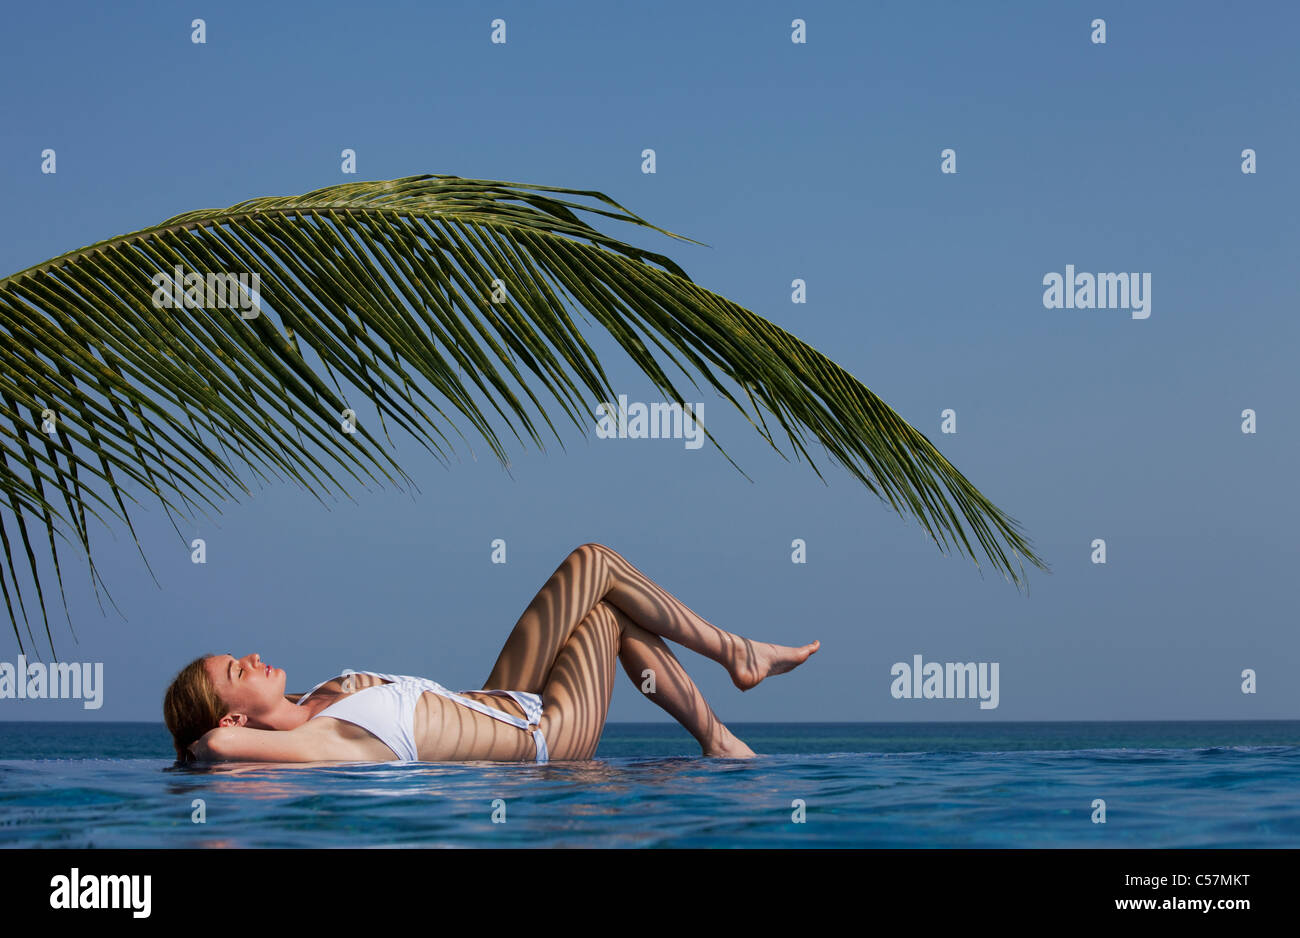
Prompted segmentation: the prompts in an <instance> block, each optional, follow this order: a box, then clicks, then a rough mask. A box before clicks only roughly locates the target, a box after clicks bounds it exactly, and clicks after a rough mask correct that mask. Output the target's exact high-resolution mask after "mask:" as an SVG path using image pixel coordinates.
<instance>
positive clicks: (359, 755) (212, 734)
mask: <svg viewBox="0 0 1300 938" xmlns="http://www.w3.org/2000/svg"><path fill="white" fill-rule="evenodd" d="M330 722H331V723H333V722H334V721H332V720H331V721H330ZM331 730H332V728H331V727H329V726H328V725H324V724H317V725H315V726H312V725H303V726H300V727H297V728H295V729H292V730H255V729H252V728H250V727H247V726H219V727H217V728H216V729H213V730H209V731H208V732H207V733H205V734H203V736H202V737H200V738H199V739H198V740H197V741H196V742H195V743H194V744H193V745H192V746H190V751H191V752H193V753H194V755H195V756H196V757H197V758H198V759H200V760H202V761H204V762H354V761H370V760H371V759H372V758H373V756H371V755H369V754H367V752H366V750H365V749H364V748H362V747H360V746H358V745H357V742H356V741H355V740H353V739H349V738H347V737H346V736H343V735H341V734H339V733H337V732H332V731H331Z"/></svg>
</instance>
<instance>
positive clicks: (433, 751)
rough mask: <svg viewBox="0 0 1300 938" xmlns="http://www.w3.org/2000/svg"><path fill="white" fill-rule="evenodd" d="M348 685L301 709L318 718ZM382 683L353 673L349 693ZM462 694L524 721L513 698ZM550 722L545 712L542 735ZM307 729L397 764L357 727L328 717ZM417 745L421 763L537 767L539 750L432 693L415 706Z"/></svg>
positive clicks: (332, 685) (316, 695) (521, 735)
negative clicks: (527, 764)
mask: <svg viewBox="0 0 1300 938" xmlns="http://www.w3.org/2000/svg"><path fill="white" fill-rule="evenodd" d="M344 680H345V679H344V678H343V677H342V676H340V677H336V678H334V679H333V680H332V681H328V682H326V683H325V684H323V685H322V686H321V687H319V688H317V689H316V690H315V691H314V692H313V693H312V695H311V696H310V697H308V698H307V702H306V703H305V704H303V705H302V706H303V708H304V709H305V710H307V711H308V712H309V713H310V714H311V716H312V717H315V716H316V714H318V713H320V712H321V711H322V710H324V709H325V708H326V707H328V706H330V705H331V704H333V703H335V702H337V701H339V700H341V699H342V698H344V697H346V696H348V692H347V691H345V690H344V689H343V681H344ZM384 683H387V682H386V681H384V680H382V679H380V678H378V677H376V676H375V675H373V674H353V675H351V687H352V691H351V692H352V693H356V692H357V691H361V690H364V689H366V688H367V687H372V686H374V685H376V684H384ZM460 695H461V696H462V697H469V698H470V699H472V700H475V701H479V702H482V703H483V704H485V705H486V706H488V707H491V708H492V709H493V710H500V711H502V712H503V713H508V714H510V715H511V716H516V717H523V716H524V712H523V709H522V708H521V707H520V706H519V704H517V703H516V702H515V701H514V700H511V699H510V698H509V697H499V696H497V695H495V694H484V693H482V692H480V691H460ZM299 696H301V695H299ZM546 723H547V719H546V714H545V713H543V715H542V726H541V729H542V734H543V735H546V730H547V726H546ZM304 725H305V726H311V727H312V728H313V730H314V731H328V732H332V733H337V734H338V735H340V736H343V737H345V738H347V739H348V740H349V741H350V742H351V743H352V744H353V745H354V746H356V747H357V748H358V749H360V750H361V751H363V752H365V753H366V754H367V757H368V758H371V759H373V761H375V762H390V761H392V760H393V751H392V750H391V749H389V748H388V746H387V745H385V744H384V743H383V742H382V741H381V740H380V739H379V738H378V737H376V736H374V735H373V734H372V733H370V732H369V731H368V730H365V729H363V728H362V727H360V726H357V725H356V724H354V723H348V722H347V721H346V720H336V719H334V718H332V717H330V716H328V715H326V716H323V717H319V718H317V719H312V720H310V721H309V722H308V723H306V724H304ZM415 743H416V750H417V752H418V753H419V756H420V760H421V761H422V762H477V761H484V762H533V761H535V760H536V758H537V746H536V744H535V743H534V742H533V736H532V734H531V733H529V732H527V731H525V730H522V729H520V728H518V727H515V726H511V725H510V724H509V723H505V722H503V721H501V720H496V719H493V718H492V717H490V716H488V715H487V714H484V713H479V712H478V711H476V710H471V709H470V708H469V707H466V706H463V705H461V704H459V703H457V702H456V701H454V700H450V699H448V698H446V697H443V696H441V695H440V694H435V693H433V691H425V692H424V693H423V694H421V695H420V702H419V703H418V704H417V705H416V707H415Z"/></svg>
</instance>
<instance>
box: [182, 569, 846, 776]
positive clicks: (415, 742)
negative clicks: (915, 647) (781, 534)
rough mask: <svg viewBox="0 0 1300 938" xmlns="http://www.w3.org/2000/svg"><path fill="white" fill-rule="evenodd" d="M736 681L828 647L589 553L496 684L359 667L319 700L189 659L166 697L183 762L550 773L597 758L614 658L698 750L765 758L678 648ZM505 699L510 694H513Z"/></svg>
mask: <svg viewBox="0 0 1300 938" xmlns="http://www.w3.org/2000/svg"><path fill="white" fill-rule="evenodd" d="M664 639H670V640H672V641H676V642H678V643H680V644H682V645H684V646H685V647H687V648H689V649H691V650H692V651H695V652H698V653H700V654H702V655H704V656H706V657H708V658H711V659H713V660H714V661H716V662H718V663H719V664H720V665H722V666H723V667H724V668H726V669H727V671H728V673H729V674H730V675H731V680H732V683H734V684H735V685H736V686H737V687H738V688H740V689H741V690H742V691H744V690H749V689H750V688H752V687H754V686H755V685H756V684H758V683H759V682H760V681H762V680H763V679H764V678H766V677H768V676H770V675H773V674H781V673H784V672H786V671H789V670H790V669H792V668H794V667H796V666H798V665H800V664H802V663H803V662H804V661H805V660H807V658H808V656H809V655H811V654H813V653H814V652H815V651H817V649H818V648H819V647H820V644H821V643H820V642H812V643H810V644H808V645H803V646H799V647H790V646H786V645H774V644H770V643H768V642H757V641H753V640H751V639H748V638H742V637H741V636H739V635H735V634H733V633H731V632H726V631H724V630H722V629H720V628H718V627H717V626H715V625H712V624H710V623H709V622H707V621H705V620H704V619H702V618H700V617H699V616H698V615H696V614H695V613H694V612H692V611H691V610H690V609H688V608H687V607H686V606H685V605H683V604H682V603H681V602H680V601H678V600H677V599H676V598H674V597H673V596H672V595H670V594H669V593H668V592H666V591H665V590H664V589H663V588H662V587H660V586H658V585H657V584H655V583H654V582H652V581H651V580H650V579H649V578H647V577H646V576H645V575H644V574H643V573H641V572H640V571H639V570H637V569H636V568H635V567H633V566H632V565H631V564H630V563H628V562H627V561H626V560H625V559H623V557H621V556H619V554H617V553H616V552H615V551H613V550H611V549H610V548H608V547H604V546H602V545H600V544H584V545H582V546H581V547H579V548H577V549H576V550H574V551H573V552H571V553H570V554H569V556H568V557H566V558H565V559H564V562H563V563H561V564H560V566H559V567H558V568H557V569H556V571H555V572H554V573H553V574H552V575H551V577H550V579H548V580H547V581H546V584H545V585H544V586H543V587H542V589H541V590H540V591H539V592H538V594H537V595H536V596H535V597H534V598H533V601H532V602H531V603H529V604H528V608H527V609H525V610H524V614H523V615H522V616H521V617H520V619H519V621H518V623H517V624H516V625H515V627H514V630H513V631H512V632H511V633H510V637H509V638H508V639H507V640H506V643H505V647H504V648H502V649H501V654H500V655H499V656H498V658H497V662H496V666H495V667H493V669H492V673H491V674H489V675H488V677H487V680H486V682H485V684H484V686H485V688H492V689H490V690H488V689H485V690H478V691H462V692H460V693H458V694H457V693H453V692H452V691H449V690H447V689H446V688H445V687H443V686H442V685H441V684H438V683H437V682H436V681H432V680H429V679H427V678H419V677H413V676H410V675H402V674H381V673H378V672H370V671H353V670H351V669H346V670H344V672H343V673H342V674H341V675H339V676H338V677H336V678H333V679H332V680H328V681H324V682H322V683H321V684H318V685H317V686H316V687H314V688H313V689H312V690H310V691H308V692H307V693H306V694H301V695H298V694H286V693H285V690H284V687H285V677H286V675H285V672H284V671H282V670H280V669H278V668H273V667H271V666H270V665H268V664H266V663H264V662H263V661H262V660H261V658H260V657H259V656H258V655H256V654H252V655H247V656H245V657H243V658H235V657H233V656H232V655H208V656H204V657H201V658H197V659H195V660H194V661H192V662H190V663H189V664H188V665H186V667H185V668H184V669H183V670H182V671H181V672H180V674H179V675H177V677H176V679H175V680H174V681H173V682H172V684H171V686H170V687H168V688H167V693H166V695H165V697H164V699H163V716H164V719H165V721H166V724H167V728H168V730H170V732H171V734H172V741H173V743H174V745H175V747H176V757H177V760H178V761H179V762H182V763H186V762H190V761H193V760H195V759H198V760H201V761H236V762H391V761H420V762H476V761H489V762H531V761H537V762H547V761H550V760H552V759H554V760H566V761H567V760H585V759H591V758H592V757H593V755H594V754H595V752H596V745H597V743H599V742H600V736H601V732H602V730H603V729H604V726H605V718H606V714H607V713H608V712H609V700H610V695H611V693H612V691H613V684H614V673H615V671H614V664H615V661H619V662H622V664H623V668H624V670H625V671H626V672H627V674H628V677H630V678H631V679H632V682H633V683H634V684H636V685H637V686H638V687H641V686H642V684H643V682H645V681H647V675H646V674H645V672H646V671H647V670H648V671H651V672H653V674H652V675H651V676H650V677H651V678H652V680H653V685H652V687H653V693H650V694H649V697H650V699H651V700H653V701H654V702H655V703H656V704H658V705H659V706H660V707H661V708H663V709H664V710H665V711H667V712H668V713H669V714H671V715H672V716H673V717H674V718H675V719H676V720H677V721H678V722H679V723H681V724H682V726H684V727H686V729H687V730H688V731H689V732H690V733H691V735H692V736H694V737H695V739H696V740H697V741H698V742H699V744H700V747H701V749H702V751H703V754H704V755H706V756H719V757H728V758H748V757H750V756H753V755H754V752H753V750H751V749H750V748H749V747H748V746H746V745H745V744H744V743H743V742H742V741H741V740H740V739H738V738H737V737H736V736H735V735H733V734H732V732H731V731H730V730H728V729H727V727H726V726H724V725H723V724H722V723H721V721H719V720H718V718H717V716H716V715H715V714H714V712H713V710H712V708H710V707H709V705H708V703H707V702H706V701H705V699H704V697H703V696H702V695H701V694H700V691H699V688H697V687H696V686H695V682H694V681H692V680H691V678H690V676H689V675H687V673H686V671H685V669H684V668H683V667H682V665H681V663H680V662H679V661H678V660H677V658H676V656H674V655H673V653H672V651H671V650H670V649H669V648H668V646H667V645H666V644H665V643H664ZM497 688H510V690H499V689H497Z"/></svg>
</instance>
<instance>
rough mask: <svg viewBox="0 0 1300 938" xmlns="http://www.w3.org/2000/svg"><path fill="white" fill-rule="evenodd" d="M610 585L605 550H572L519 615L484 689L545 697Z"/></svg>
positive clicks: (596, 547) (587, 547)
mask: <svg viewBox="0 0 1300 938" xmlns="http://www.w3.org/2000/svg"><path fill="white" fill-rule="evenodd" d="M608 581H609V574H608V564H607V561H606V559H605V554H604V548H601V547H600V546H599V545H596V544H583V545H582V546H581V547H579V548H577V549H576V550H574V551H572V552H570V553H569V555H568V556H567V557H565V558H564V561H563V562H562V563H561V564H560V565H559V567H557V568H556V570H555V572H554V573H552V574H551V576H550V577H549V578H548V579H547V581H546V583H545V584H543V585H542V588H541V589H540V590H538V592H537V595H536V596H534V597H533V599H532V602H530V603H529V604H528V608H527V609H525V610H524V613H523V615H521V616H520V617H519V621H518V622H517V623H516V624H515V627H514V629H512V630H511V632H510V635H509V637H508V638H507V639H506V642H505V645H504V646H503V647H502V649H501V654H500V655H498V657H497V661H496V664H495V665H494V666H493V668H492V672H491V673H490V674H489V675H488V676H487V680H485V681H484V682H483V686H484V687H486V688H506V689H509V690H522V691H528V692H529V693H530V694H539V693H541V692H542V688H543V687H545V686H546V680H547V677H548V675H549V674H550V671H551V667H552V666H553V665H554V664H555V660H556V658H557V657H559V654H560V651H561V650H562V649H563V648H564V646H565V643H566V642H568V640H569V637H570V636H571V635H572V634H573V632H574V630H575V629H576V628H577V627H578V625H579V624H580V623H581V622H582V621H583V620H584V619H585V618H586V616H587V615H588V614H589V613H590V612H591V611H592V610H593V609H594V608H595V607H596V605H597V603H599V602H600V600H601V597H603V596H604V594H605V591H606V589H607V587H608Z"/></svg>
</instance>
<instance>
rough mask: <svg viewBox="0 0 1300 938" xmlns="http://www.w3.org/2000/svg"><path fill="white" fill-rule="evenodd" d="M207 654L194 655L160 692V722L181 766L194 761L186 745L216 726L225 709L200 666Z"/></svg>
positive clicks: (206, 673)
mask: <svg viewBox="0 0 1300 938" xmlns="http://www.w3.org/2000/svg"><path fill="white" fill-rule="evenodd" d="M210 657H211V656H210V655H203V656H202V657H199V658H195V659H194V660H193V661H191V662H190V663H189V664H187V665H186V666H185V667H183V668H181V671H180V673H179V674H177V675H176V677H175V679H174V680H173V681H172V682H171V684H170V685H169V686H168V688H167V693H166V694H164V695H163V722H164V723H166V724H167V729H168V730H169V731H171V734H172V745H173V746H175V747H176V761H177V762H179V763H181V764H182V765H183V764H185V763H187V762H192V761H194V755H193V753H191V752H190V751H189V747H190V746H191V745H193V744H194V743H195V742H196V741H197V740H198V739H199V738H200V737H201V736H203V734H204V733H206V732H208V730H211V729H216V727H217V724H218V723H219V722H220V721H221V718H222V717H223V716H224V715H225V714H226V711H227V709H228V708H227V707H226V704H225V702H224V701H222V699H221V698H220V697H219V696H218V695H217V689H216V688H215V687H213V686H212V679H211V678H210V677H208V672H207V669H206V668H204V667H203V663H204V662H205V661H207V659H208V658H210Z"/></svg>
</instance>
